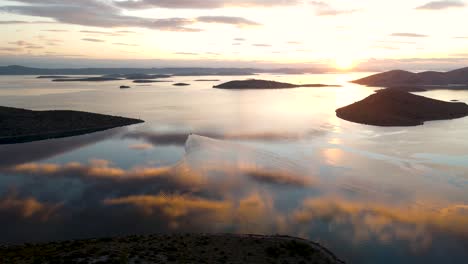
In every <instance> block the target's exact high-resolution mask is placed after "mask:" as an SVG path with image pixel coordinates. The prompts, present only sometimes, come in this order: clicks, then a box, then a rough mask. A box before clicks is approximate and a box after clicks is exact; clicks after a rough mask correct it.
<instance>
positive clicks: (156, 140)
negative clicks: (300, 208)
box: [124, 52, 326, 146]
mask: <svg viewBox="0 0 468 264" xmlns="http://www.w3.org/2000/svg"><path fill="white" fill-rule="evenodd" d="M177 54H181V53H180V52H179V53H177ZM185 54H187V53H182V55H185ZM188 55H192V53H188ZM194 133H195V134H197V135H203V136H206V137H210V138H215V139H227V140H260V141H279V140H298V139H303V138H308V137H312V136H316V135H323V134H324V133H326V131H325V130H320V129H317V130H310V131H308V132H305V133H281V132H276V133H275V132H256V133H216V132H204V131H194ZM190 134H191V133H190V132H186V133H184V132H166V133H162V132H150V131H132V132H128V133H126V134H125V135H124V138H132V139H142V140H145V141H146V142H149V143H151V144H153V145H155V146H158V145H185V142H186V141H187V138H188V136H189V135H190Z"/></svg>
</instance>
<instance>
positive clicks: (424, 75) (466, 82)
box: [353, 67, 468, 92]
mask: <svg viewBox="0 0 468 264" xmlns="http://www.w3.org/2000/svg"><path fill="white" fill-rule="evenodd" d="M353 83H357V84H362V85H367V86H378V87H388V88H392V89H399V90H404V91H409V92H418V91H425V90H433V89H441V88H443V89H451V90H467V89H468V67H467V68H462V69H458V70H453V71H449V72H436V71H426V72H420V73H413V72H409V71H402V70H393V71H388V72H383V73H378V74H374V75H371V76H368V77H365V78H362V79H359V80H355V81H353Z"/></svg>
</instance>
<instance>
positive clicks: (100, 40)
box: [81, 38, 106, 42]
mask: <svg viewBox="0 0 468 264" xmlns="http://www.w3.org/2000/svg"><path fill="white" fill-rule="evenodd" d="M81 40H83V41H89V42H106V41H105V40H102V39H95V38H83V39H81Z"/></svg>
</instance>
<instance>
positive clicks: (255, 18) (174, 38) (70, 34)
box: [0, 0, 468, 69]
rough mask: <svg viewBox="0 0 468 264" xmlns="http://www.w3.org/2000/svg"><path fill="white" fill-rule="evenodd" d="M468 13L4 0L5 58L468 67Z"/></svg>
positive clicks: (399, 4)
mask: <svg viewBox="0 0 468 264" xmlns="http://www.w3.org/2000/svg"><path fill="white" fill-rule="evenodd" d="M467 18H468V4H466V3H465V2H463V1H457V0H449V1H432V2H431V1H430V0H394V1H388V0H356V1H349V0H328V1H327V0H324V1H311V0H203V1H201V0H15V1H13V0H0V34H1V35H2V38H1V39H0V58H1V61H0V64H10V63H17V64H23V65H30V66H38V65H39V64H42V65H48V66H51V65H54V63H56V64H55V65H57V66H63V65H65V66H66V65H70V66H86V65H87V64H92V65H103V66H104V65H115V66H124V65H116V64H123V62H126V63H127V64H128V65H130V66H145V67H146V66H153V65H154V66H163V65H167V66H256V67H258V66H264V67H274V66H277V67H280V66H281V67H282V66H291V67H313V66H322V67H332V68H340V69H345V68H366V67H368V68H369V67H370V68H372V67H396V66H398V65H400V64H405V65H407V66H408V67H409V66H411V67H418V65H432V66H427V68H435V69H439V68H441V69H442V68H443V69H446V68H454V67H458V66H462V65H468V27H466V25H465V24H466V23H465V22H466V21H467ZM2 61H3V62H2ZM78 62H79V63H78ZM106 63H107V64H106ZM155 64H158V65H155ZM92 65H89V66H92ZM39 66H40V65H39ZM408 67H407V68H408Z"/></svg>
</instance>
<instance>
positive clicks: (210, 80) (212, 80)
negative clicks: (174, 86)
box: [195, 79, 221, 82]
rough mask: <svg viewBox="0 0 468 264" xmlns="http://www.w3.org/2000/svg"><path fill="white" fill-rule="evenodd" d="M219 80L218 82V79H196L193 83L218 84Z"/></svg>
mask: <svg viewBox="0 0 468 264" xmlns="http://www.w3.org/2000/svg"><path fill="white" fill-rule="evenodd" d="M219 81H221V80H218V79H198V80H195V82H219Z"/></svg>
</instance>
